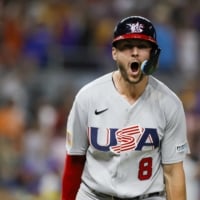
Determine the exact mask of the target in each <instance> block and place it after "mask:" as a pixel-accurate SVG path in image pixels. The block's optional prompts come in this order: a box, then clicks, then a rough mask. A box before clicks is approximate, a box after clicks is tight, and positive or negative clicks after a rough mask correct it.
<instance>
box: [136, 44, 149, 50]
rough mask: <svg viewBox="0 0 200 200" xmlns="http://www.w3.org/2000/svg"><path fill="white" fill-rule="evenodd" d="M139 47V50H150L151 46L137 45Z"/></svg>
mask: <svg viewBox="0 0 200 200" xmlns="http://www.w3.org/2000/svg"><path fill="white" fill-rule="evenodd" d="M137 47H138V48H139V49H147V48H150V46H149V45H148V44H139V45H137Z"/></svg>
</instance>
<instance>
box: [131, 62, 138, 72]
mask: <svg viewBox="0 0 200 200" xmlns="http://www.w3.org/2000/svg"><path fill="white" fill-rule="evenodd" d="M138 69H139V63H138V62H133V63H131V71H132V72H137V71H138Z"/></svg>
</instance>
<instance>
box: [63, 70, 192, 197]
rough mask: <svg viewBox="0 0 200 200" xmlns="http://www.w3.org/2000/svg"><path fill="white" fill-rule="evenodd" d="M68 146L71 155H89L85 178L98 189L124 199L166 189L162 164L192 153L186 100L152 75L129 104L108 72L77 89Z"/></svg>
mask: <svg viewBox="0 0 200 200" xmlns="http://www.w3.org/2000/svg"><path fill="white" fill-rule="evenodd" d="M66 148H67V153H68V154H70V155H85V154H86V157H87V159H86V164H85V167H84V171H83V175H82V181H83V182H84V183H86V184H87V185H88V186H89V187H90V188H92V189H93V190H96V191H98V192H101V193H104V194H110V195H113V196H118V197H121V198H126V197H127V198H130V197H135V196H139V195H142V194H146V193H152V192H159V191H163V190H164V182H163V169H162V165H161V164H162V163H163V164H165V163H167V164H168V163H176V162H180V161H182V160H183V159H184V157H185V154H186V153H187V152H188V143H187V137H186V123H185V115H184V110H183V106H182V103H181V101H180V100H179V98H178V97H177V96H176V95H175V94H174V93H173V92H172V91H171V90H170V89H169V88H168V87H167V86H166V85H164V84H163V83H161V82H160V81H159V80H157V79H156V78H154V77H152V76H149V82H148V85H147V87H146V89H145V91H144V92H143V94H142V95H141V96H140V97H139V99H138V100H137V101H136V102H135V103H134V104H130V103H128V101H127V100H125V98H124V97H123V96H122V95H120V94H119V92H118V91H117V90H116V88H115V86H114V84H113V80H112V73H109V74H106V75H104V76H102V77H100V78H98V79H96V80H94V81H92V82H91V83H89V84H87V85H86V86H84V87H83V88H82V89H81V90H80V91H79V92H78V94H77V96H76V98H75V101H74V103H73V106H72V109H71V112H70V115H69V118H68V123H67V143H66Z"/></svg>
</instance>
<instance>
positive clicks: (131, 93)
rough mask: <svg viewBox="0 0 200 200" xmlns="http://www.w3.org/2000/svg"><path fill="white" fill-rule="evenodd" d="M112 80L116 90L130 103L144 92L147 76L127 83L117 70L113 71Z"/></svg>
mask: <svg viewBox="0 0 200 200" xmlns="http://www.w3.org/2000/svg"><path fill="white" fill-rule="evenodd" d="M113 82H114V85H115V88H116V90H117V91H118V92H119V93H120V94H121V95H122V96H123V97H124V98H125V99H126V100H127V101H128V102H129V103H131V104H133V103H134V102H135V101H136V100H137V99H138V98H139V97H140V96H141V95H142V94H143V92H144V90H145V88H146V86H147V84H148V76H144V77H143V79H142V80H141V81H140V82H139V83H136V84H135V83H129V82H128V81H126V80H125V79H124V78H123V77H122V75H121V73H120V72H119V71H116V72H114V73H113Z"/></svg>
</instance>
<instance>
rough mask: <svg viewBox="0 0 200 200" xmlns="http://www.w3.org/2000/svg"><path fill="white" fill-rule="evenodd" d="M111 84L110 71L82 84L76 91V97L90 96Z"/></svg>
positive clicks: (104, 89)
mask: <svg viewBox="0 0 200 200" xmlns="http://www.w3.org/2000/svg"><path fill="white" fill-rule="evenodd" d="M111 86H112V72H111V73H108V74H105V75H103V76H100V77H98V78H97V79H94V80H93V81H91V82H89V83H87V84H86V85H84V86H83V87H82V88H81V89H80V90H79V91H78V93H77V95H76V98H86V97H91V96H93V95H95V94H98V93H100V92H101V91H106V90H107V89H108V88H109V87H111Z"/></svg>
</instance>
